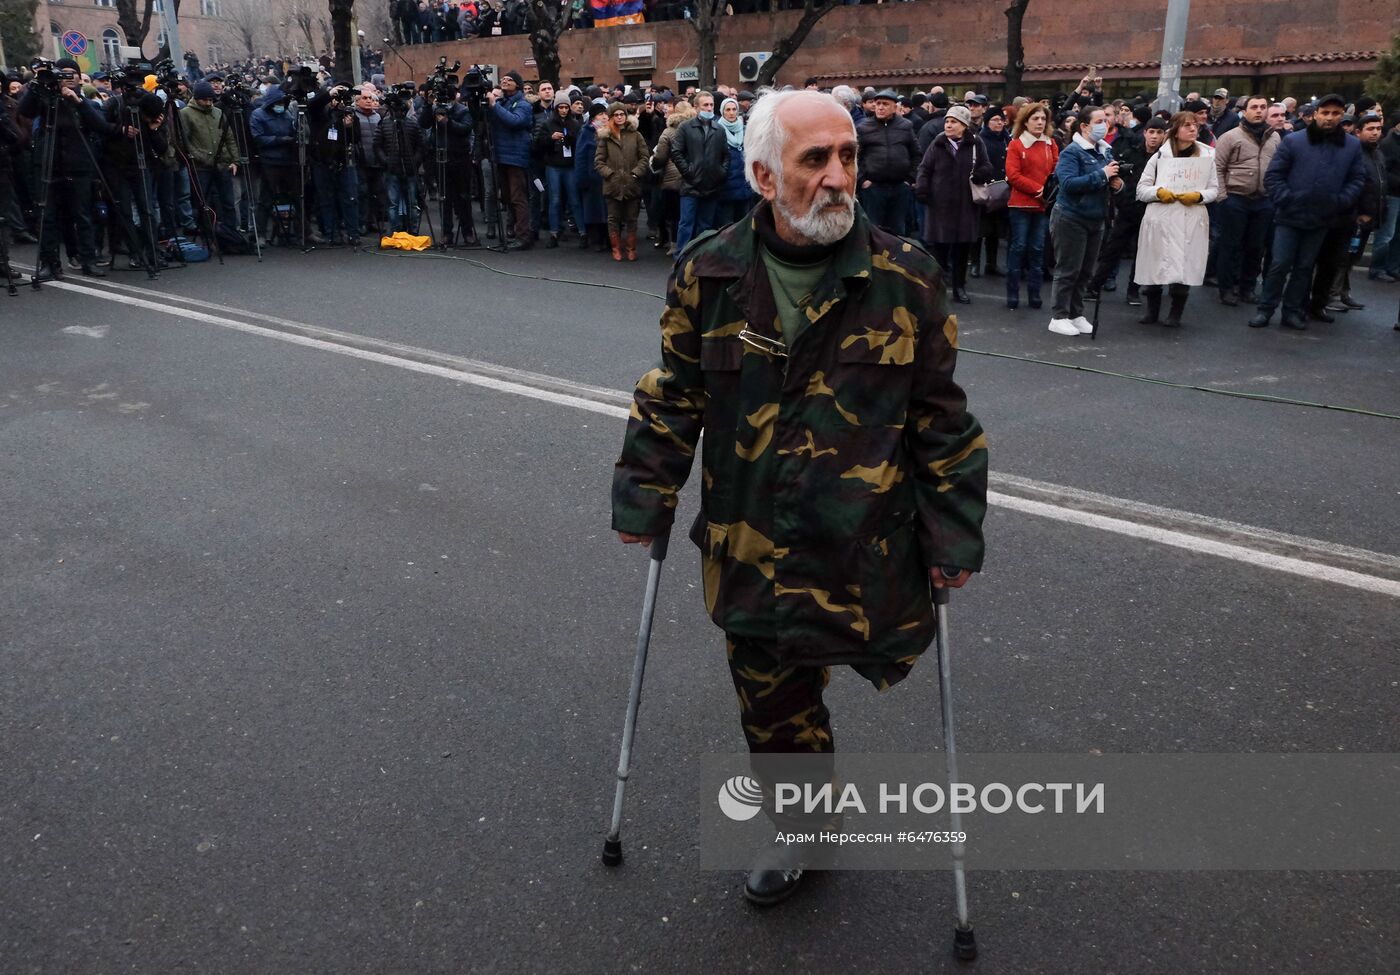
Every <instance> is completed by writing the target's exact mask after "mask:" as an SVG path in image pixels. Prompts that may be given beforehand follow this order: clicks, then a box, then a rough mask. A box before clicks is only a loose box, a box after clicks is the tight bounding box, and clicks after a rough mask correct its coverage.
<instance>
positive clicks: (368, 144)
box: [355, 108, 384, 169]
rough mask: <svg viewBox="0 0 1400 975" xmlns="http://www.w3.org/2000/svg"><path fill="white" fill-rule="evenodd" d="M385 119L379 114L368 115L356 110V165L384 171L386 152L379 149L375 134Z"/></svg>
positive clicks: (371, 113)
mask: <svg viewBox="0 0 1400 975" xmlns="http://www.w3.org/2000/svg"><path fill="white" fill-rule="evenodd" d="M383 120H384V117H383V116H382V115H380V114H379V113H378V112H370V113H369V114H368V115H366V114H365V113H364V112H362V111H360V110H359V109H358V108H357V109H355V129H356V137H355V165H357V166H363V167H364V168H365V169H383V168H384V151H383V150H382V149H381V148H379V144H378V140H377V139H375V137H374V134H375V132H377V131H378V130H379V123H380V122H382V121H383Z"/></svg>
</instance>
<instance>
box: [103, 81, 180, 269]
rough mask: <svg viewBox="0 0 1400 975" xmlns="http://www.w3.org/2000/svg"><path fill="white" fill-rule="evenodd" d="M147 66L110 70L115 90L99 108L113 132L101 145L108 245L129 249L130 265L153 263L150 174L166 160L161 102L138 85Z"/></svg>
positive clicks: (154, 212) (155, 215)
mask: <svg viewBox="0 0 1400 975" xmlns="http://www.w3.org/2000/svg"><path fill="white" fill-rule="evenodd" d="M149 68H150V65H148V64H143V63H139V62H138V63H137V64H134V65H129V66H128V67H127V68H126V69H125V70H123V71H121V72H120V73H115V77H114V80H115V86H114V87H115V94H113V95H112V97H111V98H109V99H107V101H106V103H105V104H104V106H103V109H104V111H105V113H106V116H107V121H108V123H110V124H111V125H112V127H113V128H114V129H115V130H116V132H117V135H116V137H115V138H114V139H112V140H111V141H110V142H108V144H107V152H106V163H107V168H106V172H107V175H108V184H109V186H110V187H111V189H112V193H113V196H114V200H113V203H114V204H115V211H114V218H115V226H114V232H113V245H114V247H115V245H116V242H117V239H118V238H117V234H116V229H120V232H121V233H120V239H121V240H122V241H123V242H124V243H126V245H127V247H128V248H129V252H128V256H129V257H130V258H131V262H132V265H133V266H140V267H146V268H147V269H150V268H151V267H156V266H158V265H159V264H160V263H161V261H160V258H159V256H158V254H157V252H156V240H157V238H158V237H159V222H160V216H159V206H158V203H157V199H158V197H157V191H156V175H157V174H158V173H161V172H163V171H164V170H165V169H166V167H167V166H168V165H169V161H170V159H171V151H170V149H171V146H170V137H169V133H168V130H167V127H166V124H165V123H166V118H165V113H166V106H165V101H164V100H163V99H162V98H161V97H160V96H159V95H157V94H155V93H153V92H148V91H146V90H145V89H144V88H143V87H142V81H143V79H144V78H145V76H146V74H147V73H148V70H149Z"/></svg>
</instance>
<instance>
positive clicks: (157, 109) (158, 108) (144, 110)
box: [136, 95, 165, 118]
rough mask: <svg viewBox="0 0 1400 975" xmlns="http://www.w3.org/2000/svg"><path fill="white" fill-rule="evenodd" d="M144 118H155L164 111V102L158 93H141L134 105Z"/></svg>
mask: <svg viewBox="0 0 1400 975" xmlns="http://www.w3.org/2000/svg"><path fill="white" fill-rule="evenodd" d="M136 107H137V108H138V109H140V111H141V114H142V116H144V117H145V118H155V117H156V116H157V115H160V114H161V113H162V112H164V111H165V102H163V101H161V97H160V96H159V95H142V96H141V101H140V102H138V103H137V106H136Z"/></svg>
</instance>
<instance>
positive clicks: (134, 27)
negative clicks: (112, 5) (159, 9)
mask: <svg viewBox="0 0 1400 975" xmlns="http://www.w3.org/2000/svg"><path fill="white" fill-rule="evenodd" d="M154 7H155V4H154V2H153V0H117V26H118V27H120V28H121V29H122V33H123V34H124V35H126V42H127V43H128V44H130V45H131V46H132V47H141V46H143V45H144V44H145V42H146V34H147V33H148V32H149V31H150V29H151V11H152V10H153V9H154ZM138 11H140V12H139V13H138Z"/></svg>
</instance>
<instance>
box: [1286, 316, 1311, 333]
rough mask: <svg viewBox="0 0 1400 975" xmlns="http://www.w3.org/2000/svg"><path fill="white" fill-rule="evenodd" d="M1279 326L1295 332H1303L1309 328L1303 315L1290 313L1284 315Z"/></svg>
mask: <svg viewBox="0 0 1400 975" xmlns="http://www.w3.org/2000/svg"><path fill="white" fill-rule="evenodd" d="M1279 324H1280V325H1282V326H1283V327H1284V328H1291V329H1293V331H1295V332H1301V331H1303V330H1304V329H1306V328H1307V327H1308V323H1307V322H1305V321H1303V316H1302V315H1293V314H1290V313H1289V312H1284V313H1283V321H1281V322H1279Z"/></svg>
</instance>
